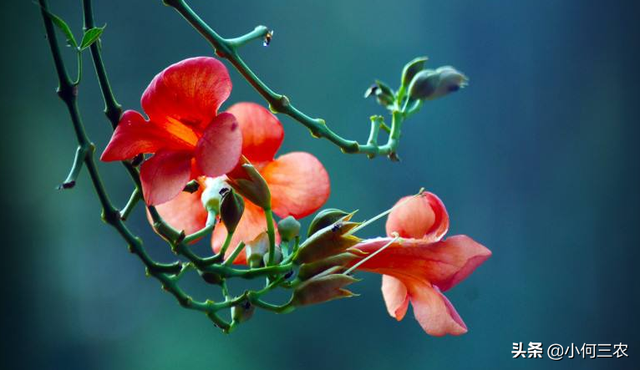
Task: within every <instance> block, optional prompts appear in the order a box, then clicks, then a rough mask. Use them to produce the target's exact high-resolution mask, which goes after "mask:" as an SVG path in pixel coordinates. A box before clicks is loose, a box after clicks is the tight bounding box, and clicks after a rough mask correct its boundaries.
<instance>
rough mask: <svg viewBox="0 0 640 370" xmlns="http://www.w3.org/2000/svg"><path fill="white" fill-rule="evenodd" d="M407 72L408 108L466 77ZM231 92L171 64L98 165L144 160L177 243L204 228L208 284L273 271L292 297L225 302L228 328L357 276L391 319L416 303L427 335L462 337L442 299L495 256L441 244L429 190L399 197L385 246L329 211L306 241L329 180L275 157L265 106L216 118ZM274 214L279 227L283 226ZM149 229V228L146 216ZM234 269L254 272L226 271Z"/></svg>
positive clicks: (297, 160) (209, 66) (206, 75)
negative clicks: (179, 235)
mask: <svg viewBox="0 0 640 370" xmlns="http://www.w3.org/2000/svg"><path fill="white" fill-rule="evenodd" d="M416 63H417V64H416ZM414 64H415V65H419V68H418V67H415V66H414V67H412V68H413V69H415V70H413V69H412V70H411V71H409V72H411V73H409V72H407V71H405V73H404V74H405V75H406V76H405V77H403V78H404V79H407V84H408V83H409V82H411V85H410V86H411V87H410V88H409V90H408V91H409V93H410V96H412V97H414V98H415V99H422V100H426V99H431V98H435V97H439V96H442V95H444V94H445V93H447V92H449V91H453V90H455V89H456V88H458V87H460V86H463V83H464V81H465V80H466V78H465V77H464V76H463V75H461V74H459V73H458V72H457V71H455V70H453V69H452V68H450V67H446V68H444V67H443V68H440V69H437V70H435V71H431V70H424V71H422V72H421V69H422V65H423V64H424V60H423V59H420V60H418V61H417V62H414ZM409 74H410V75H411V76H409ZM414 76H415V77H414ZM380 91H382V92H380ZM380 91H378V92H376V94H377V96H378V98H379V99H382V98H384V99H383V100H384V101H385V102H387V103H388V104H392V101H393V99H396V98H397V96H395V95H394V93H393V92H392V91H391V92H389V93H386V91H387V90H386V89H381V90H380ZM230 93H231V80H230V78H229V74H228V72H227V70H226V68H225V67H224V65H223V64H222V63H220V62H219V61H218V60H216V59H214V58H210V57H198V58H191V59H186V60H183V61H181V62H179V63H176V64H174V65H171V66H170V67H168V68H166V69H165V70H164V71H162V72H161V73H159V74H158V75H157V76H155V78H154V79H153V80H152V81H151V83H150V84H149V86H148V87H147V89H146V90H145V91H144V94H143V95H142V100H141V105H142V110H143V111H144V113H145V114H146V116H147V117H144V116H143V115H142V114H140V113H138V112H136V111H132V110H129V111H126V112H125V113H124V114H123V115H122V117H121V120H120V122H119V124H118V126H117V128H116V130H115V131H114V133H113V136H112V138H111V141H110V142H109V144H108V146H107V147H106V149H105V150H104V152H103V154H102V160H103V161H124V160H134V159H136V158H137V159H139V160H143V161H142V164H141V166H140V180H141V186H142V191H143V198H144V201H145V203H146V204H147V206H148V207H149V211H150V212H151V211H154V212H157V214H159V216H160V217H161V218H162V220H164V222H166V223H167V224H169V225H171V226H172V227H173V228H174V229H177V230H180V231H182V232H183V233H184V234H183V235H198V238H191V239H189V242H195V241H197V240H198V239H200V238H201V237H202V236H203V235H205V234H204V233H202V231H203V230H204V231H207V230H210V231H211V247H212V249H213V253H214V256H213V257H212V258H210V259H209V260H196V262H197V263H196V266H197V267H198V268H202V271H201V273H202V276H203V278H205V280H207V281H209V282H213V283H216V284H224V279H225V278H229V277H232V276H234V275H233V274H236V275H242V276H249V274H251V273H255V274H256V275H258V272H260V273H262V272H263V271H268V272H265V274H269V276H268V279H267V282H268V284H267V286H266V287H265V289H264V290H263V291H264V292H266V291H268V290H269V289H272V288H273V287H277V286H278V285H283V286H287V287H288V288H292V292H293V293H292V297H291V300H290V301H289V302H288V303H287V304H285V305H284V306H282V307H280V308H274V306H269V305H267V304H266V303H264V302H262V301H260V300H259V297H258V293H255V294H253V295H251V294H248V295H246V294H245V295H242V296H239V297H236V298H232V297H231V296H227V297H226V301H225V303H228V305H229V307H230V308H231V309H232V317H233V323H239V322H242V321H246V320H247V319H248V318H250V316H251V313H252V312H253V311H252V306H251V304H255V305H258V306H262V307H271V308H272V309H274V310H276V309H277V310H279V311H278V312H286V311H287V310H289V309H291V308H295V307H298V306H304V305H308V304H317V303H321V302H326V301H329V300H332V299H335V298H341V297H348V296H351V295H352V294H351V293H350V292H349V291H348V290H346V289H344V287H345V286H347V285H349V284H351V283H353V282H355V281H356V280H355V279H354V278H353V276H352V273H353V272H354V271H356V270H359V271H366V272H373V273H377V274H381V275H382V276H383V277H382V293H383V296H384V300H385V302H386V306H387V309H388V311H389V314H390V315H391V316H392V317H394V318H396V319H397V320H401V319H402V318H403V317H404V316H405V314H406V312H407V309H408V306H409V303H411V304H412V305H413V311H414V315H415V317H416V319H417V320H418V322H419V323H420V325H421V326H422V328H423V329H424V330H425V331H426V332H427V333H429V334H431V335H434V336H441V335H445V334H452V335H459V334H463V333H465V332H466V331H467V327H466V325H465V324H464V322H463V321H462V319H461V318H460V316H459V315H458V314H457V312H456V310H455V309H454V308H453V306H452V305H451V303H450V302H449V301H448V300H447V298H446V297H445V296H444V295H443V292H445V291H447V290H448V289H450V288H452V287H453V286H455V285H456V284H458V283H459V282H461V281H462V280H463V279H465V278H466V277H467V276H468V275H469V274H470V273H471V272H472V271H473V270H474V269H475V268H476V267H477V266H478V265H480V264H481V263H482V262H484V261H485V260H486V259H487V258H488V257H489V256H490V255H491V252H490V251H489V250H488V249H486V248H485V247H483V246H482V245H480V244H478V243H476V242H475V241H473V240H472V239H471V238H469V237H467V236H462V235H459V236H452V237H449V238H447V239H443V238H444V235H445V234H446V232H447V230H448V227H449V216H448V214H447V212H446V209H445V207H444V205H443V203H442V202H441V201H440V199H438V198H437V197H436V196H435V195H434V194H431V193H428V192H421V193H420V194H419V195H418V196H413V197H407V198H403V199H401V200H400V201H399V202H398V204H396V206H394V207H393V209H392V211H391V212H390V214H389V217H388V220H387V224H386V229H387V237H384V238H375V239H365V240H363V239H360V238H358V237H357V236H356V235H355V233H356V232H357V231H358V230H359V229H360V228H361V227H363V226H364V225H363V224H360V223H358V222H354V221H352V220H351V218H352V216H353V214H350V213H346V212H342V211H339V210H335V209H330V210H325V211H322V212H320V213H318V215H317V216H316V217H315V218H314V220H313V221H312V222H311V226H310V229H309V232H308V237H307V238H306V240H304V241H301V240H300V239H301V236H300V235H299V234H300V233H299V229H300V224H299V223H298V222H297V220H299V219H301V218H304V217H306V216H308V215H310V214H312V213H314V212H316V211H317V210H318V209H320V208H321V207H322V206H323V205H324V203H325V202H326V201H327V199H328V197H329V194H330V183H329V176H328V174H327V171H326V170H325V168H324V166H323V165H322V163H321V162H320V161H319V160H318V159H317V158H316V157H314V156H313V155H311V154H309V153H306V152H293V153H287V154H284V155H280V156H277V152H278V150H279V149H280V146H281V145H282V142H283V140H284V136H285V135H284V129H283V126H282V124H281V123H280V121H279V120H278V118H277V117H276V116H274V115H273V114H272V113H271V112H270V111H269V110H268V109H266V108H264V107H262V106H260V105H258V104H255V103H248V102H244V103H236V104H234V105H232V106H230V107H229V108H228V109H226V110H225V111H224V112H219V109H220V107H221V105H222V104H223V103H224V102H225V101H226V100H227V98H228V97H229V96H230ZM384 94H387V95H384ZM401 98H402V97H401ZM407 99H413V98H407ZM387 103H385V104H387ZM136 162H137V161H136ZM190 182H195V183H197V185H198V186H197V188H196V189H195V190H194V189H185V186H187V184H188V183H190ZM187 190H189V191H187ZM273 213H275V214H276V215H277V216H279V217H280V218H282V220H281V221H280V222H279V223H276V221H275V220H274V219H273V217H272V214H273ZM150 220H152V223H155V222H156V219H154V218H153V217H151V213H150ZM208 228H209V229H208ZM278 230H279V232H278ZM178 242H179V241H178ZM229 246H231V248H228V247H229ZM186 248H188V246H187V247H186ZM243 248H244V251H243ZM243 252H244V253H243ZM203 261H205V262H206V263H205V262H203ZM230 264H236V265H249V268H248V269H247V270H232V271H231V272H229V271H230V270H228V268H227V266H229V265H230ZM203 266H204V267H203ZM206 268H208V270H207V269H206ZM261 269H262V270H261ZM203 271H204V272H203ZM238 271H240V272H238ZM243 271H244V272H243ZM223 272H224V273H226V274H227V275H225V274H223ZM223 287H224V289H225V291H226V290H227V288H226V285H223ZM263 291H261V292H263ZM225 294H228V292H226V293H225Z"/></svg>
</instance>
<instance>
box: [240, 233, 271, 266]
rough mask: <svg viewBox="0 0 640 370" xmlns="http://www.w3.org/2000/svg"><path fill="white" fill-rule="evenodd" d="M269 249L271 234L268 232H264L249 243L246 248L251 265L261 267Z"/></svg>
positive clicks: (248, 261)
mask: <svg viewBox="0 0 640 370" xmlns="http://www.w3.org/2000/svg"><path fill="white" fill-rule="evenodd" d="M268 251H269V236H268V235H267V233H266V232H262V233H260V235H258V236H257V237H256V238H255V239H253V240H252V241H250V242H248V243H247V246H246V248H245V253H246V254H247V264H248V265H249V266H250V267H260V266H261V265H262V259H263V258H264V256H265V254H267V252H268Z"/></svg>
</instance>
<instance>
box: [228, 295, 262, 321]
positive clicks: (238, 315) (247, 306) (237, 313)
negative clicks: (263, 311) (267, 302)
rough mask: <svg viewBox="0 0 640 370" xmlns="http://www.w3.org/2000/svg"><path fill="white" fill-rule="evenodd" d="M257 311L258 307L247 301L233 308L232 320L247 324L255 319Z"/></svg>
mask: <svg viewBox="0 0 640 370" xmlns="http://www.w3.org/2000/svg"><path fill="white" fill-rule="evenodd" d="M255 310H256V306H254V305H252V304H251V302H249V301H247V300H245V301H242V302H240V303H238V304H237V305H235V306H233V307H231V318H232V319H233V321H235V322H238V323H241V322H245V321H247V320H249V319H250V318H251V317H253V313H254V312H255Z"/></svg>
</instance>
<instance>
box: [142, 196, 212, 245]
mask: <svg viewBox="0 0 640 370" xmlns="http://www.w3.org/2000/svg"><path fill="white" fill-rule="evenodd" d="M201 195H202V186H201V187H200V188H199V189H198V190H197V191H195V192H194V193H193V194H192V193H189V192H186V191H183V192H181V193H180V194H179V195H178V196H177V197H175V198H173V199H172V200H170V201H168V202H166V203H163V204H160V205H158V206H157V207H156V209H157V210H158V213H160V216H162V218H163V219H164V220H165V221H167V223H168V224H169V225H171V226H173V227H174V228H175V229H177V230H184V232H185V234H187V235H188V234H193V233H194V232H196V231H199V230H201V229H202V228H204V227H205V225H206V223H207V216H208V215H207V211H206V210H205V209H204V207H203V206H202V202H201V201H200V196H201ZM147 218H149V222H150V223H151V224H153V221H152V220H151V218H150V217H147Z"/></svg>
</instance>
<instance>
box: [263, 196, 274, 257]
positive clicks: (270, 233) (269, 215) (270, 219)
mask: <svg viewBox="0 0 640 370" xmlns="http://www.w3.org/2000/svg"><path fill="white" fill-rule="evenodd" d="M264 215H265V220H266V221H267V235H268V236H269V260H268V261H267V266H272V265H273V263H274V262H275V258H276V231H275V229H274V227H273V211H272V210H271V209H265V210H264Z"/></svg>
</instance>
